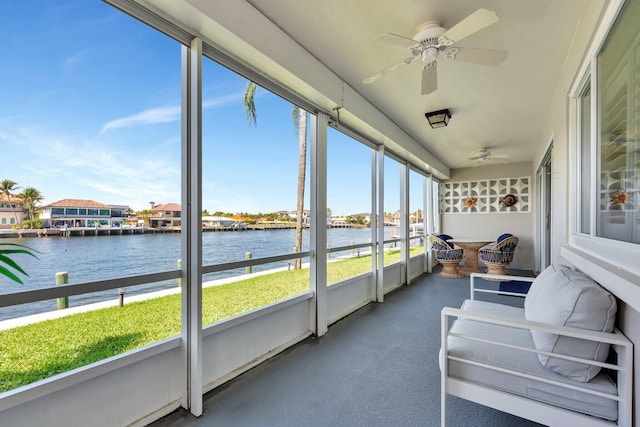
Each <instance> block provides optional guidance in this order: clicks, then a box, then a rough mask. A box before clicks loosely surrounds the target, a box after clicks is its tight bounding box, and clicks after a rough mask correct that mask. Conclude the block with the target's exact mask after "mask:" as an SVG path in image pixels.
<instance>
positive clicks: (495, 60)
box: [445, 47, 509, 67]
mask: <svg viewBox="0 0 640 427" xmlns="http://www.w3.org/2000/svg"><path fill="white" fill-rule="evenodd" d="M456 49H457V52H456V51H455V50H456ZM449 51H451V52H452V54H449ZM508 55H509V52H507V51H506V50H495V49H476V48H472V47H460V48H451V49H448V50H445V57H446V58H448V59H454V60H456V61H462V62H472V63H474V64H480V65H490V66H492V67H497V66H498V65H500V64H502V63H503V62H504V61H505V60H506V59H507V56H508Z"/></svg>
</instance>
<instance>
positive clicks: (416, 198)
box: [409, 170, 426, 256]
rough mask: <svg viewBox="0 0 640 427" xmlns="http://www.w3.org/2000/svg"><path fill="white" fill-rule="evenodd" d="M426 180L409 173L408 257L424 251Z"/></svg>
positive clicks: (416, 174) (418, 175)
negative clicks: (409, 251) (409, 249)
mask: <svg viewBox="0 0 640 427" xmlns="http://www.w3.org/2000/svg"><path fill="white" fill-rule="evenodd" d="M425 180H426V178H425V177H424V176H423V175H421V174H419V173H417V172H415V171H413V170H411V171H409V239H410V243H409V246H410V247H411V253H410V256H413V255H420V254H421V253H423V252H424V251H423V250H421V249H423V248H424V243H425V239H424V236H425V229H424V215H425V212H424V196H423V195H424V185H425Z"/></svg>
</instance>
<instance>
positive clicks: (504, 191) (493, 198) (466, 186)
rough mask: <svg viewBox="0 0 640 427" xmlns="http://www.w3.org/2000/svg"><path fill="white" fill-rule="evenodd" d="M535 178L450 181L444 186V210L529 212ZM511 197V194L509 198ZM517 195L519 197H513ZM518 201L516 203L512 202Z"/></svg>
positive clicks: (450, 211) (442, 207) (442, 209)
mask: <svg viewBox="0 0 640 427" xmlns="http://www.w3.org/2000/svg"><path fill="white" fill-rule="evenodd" d="M530 183H531V177H528V176H525V177H519V178H499V179H484V180H478V181H461V182H446V183H443V184H442V185H441V187H440V188H441V192H440V212H441V213H510V212H529V205H530V197H531V196H530V193H529V192H530V188H531V185H530ZM505 196H509V197H505ZM511 196H515V197H511ZM514 200H515V203H513V205H511V206H510V204H511V203H512V202H513V201H514Z"/></svg>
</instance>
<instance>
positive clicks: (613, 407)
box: [447, 301, 618, 420]
mask: <svg viewBox="0 0 640 427" xmlns="http://www.w3.org/2000/svg"><path fill="white" fill-rule="evenodd" d="M476 302H478V301H476ZM485 304H488V305H494V306H500V304H492V303H485ZM466 305H467V309H468V308H469V304H466ZM473 306H474V308H476V309H478V304H473ZM503 307H504V306H503ZM509 308H510V309H514V310H521V309H517V308H514V307H509ZM490 311H494V310H490ZM522 318H524V314H522ZM449 334H450V336H449V337H448V345H447V348H448V351H449V356H450V361H449V376H451V377H457V378H459V379H463V380H465V381H471V382H474V383H478V384H482V385H485V386H487V387H491V388H494V389H497V390H501V391H506V392H509V393H515V394H518V395H520V396H524V397H528V398H531V399H535V400H538V401H541V402H544V403H548V404H551V405H555V406H559V407H562V408H565V409H569V410H572V411H578V412H582V413H584V414H588V415H591V416H595V417H600V418H604V419H607V420H616V419H617V418H618V403H617V401H616V400H613V399H608V398H605V397H600V396H593V395H590V394H587V393H585V392H584V391H576V390H571V389H564V388H561V387H558V386H556V385H552V384H547V383H544V382H541V381H540V380H539V379H538V378H545V379H548V380H551V381H558V382H561V383H565V384H570V385H572V386H574V387H578V388H581V389H588V390H593V391H597V392H599V393H604V394H608V395H612V396H617V394H618V388H617V386H616V383H615V382H614V381H613V380H612V379H611V377H609V375H608V374H607V373H605V372H604V371H601V372H600V373H599V374H598V375H597V376H596V377H595V378H593V379H592V380H591V381H589V382H587V383H582V382H578V381H574V380H571V379H568V378H566V377H564V376H562V375H559V374H556V373H554V372H552V371H550V370H549V369H547V368H545V367H543V366H542V365H541V364H540V362H539V361H538V356H537V355H536V353H534V352H526V351H523V350H517V349H514V348H510V347H500V346H498V345H496V344H489V343H486V342H479V341H471V340H469V339H465V338H459V337H457V336H455V335H457V334H460V335H463V336H472V337H474V338H478V339H484V340H494V341H499V342H501V343H504V344H509V345H510V346H511V345H516V346H519V347H523V348H528V349H530V350H532V351H535V346H534V345H533V339H532V338H531V333H530V332H529V330H527V329H521V328H516V327H509V326H506V325H504V324H502V325H496V324H491V323H485V322H479V321H476V320H466V319H457V320H455V321H454V324H453V326H452V327H451V329H450V333H449ZM469 362H477V363H481V364H482V365H488V366H490V367H496V368H500V369H501V371H496V370H493V369H491V368H488V367H484V366H479V365H476V364H471V363H469ZM502 370H508V371H510V372H502ZM514 373H522V374H527V375H528V377H519V376H516V375H514ZM532 377H533V378H532Z"/></svg>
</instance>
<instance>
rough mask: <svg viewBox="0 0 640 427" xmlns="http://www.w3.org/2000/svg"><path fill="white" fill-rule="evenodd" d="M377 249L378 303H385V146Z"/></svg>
mask: <svg viewBox="0 0 640 427" xmlns="http://www.w3.org/2000/svg"><path fill="white" fill-rule="evenodd" d="M375 249H376V252H377V253H378V257H377V258H378V268H377V274H376V301H378V302H384V145H380V146H378V236H377V238H376V245H375Z"/></svg>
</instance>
